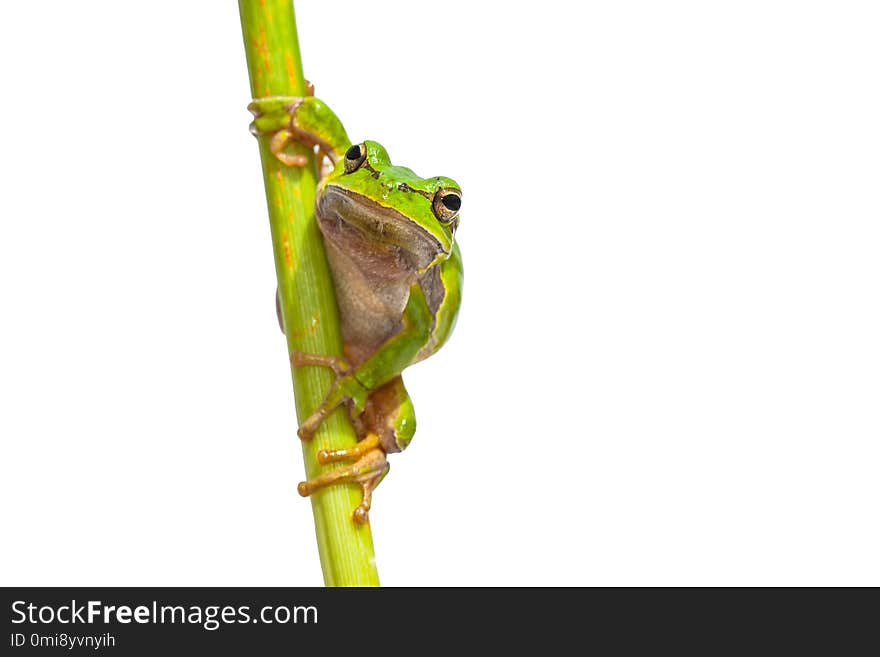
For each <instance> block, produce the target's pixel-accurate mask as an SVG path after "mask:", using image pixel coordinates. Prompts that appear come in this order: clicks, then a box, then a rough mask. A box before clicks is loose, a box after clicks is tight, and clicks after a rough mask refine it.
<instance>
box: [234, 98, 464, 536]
mask: <svg viewBox="0 0 880 657" xmlns="http://www.w3.org/2000/svg"><path fill="white" fill-rule="evenodd" d="M248 109H249V110H250V111H251V113H252V114H253V115H254V121H253V123H252V124H251V132H252V133H254V134H255V135H257V136H266V137H268V139H269V149H270V151H271V153H272V155H273V156H274V157H276V158H277V159H278V160H279V161H280V162H282V163H283V164H284V165H286V166H291V167H304V166H309V165H310V160H309V158H308V157H305V156H303V155H300V154H296V153H293V152H291V150H290V146H291V145H292V144H294V143H300V144H304V145H306V146H308V147H309V148H311V149H312V150H313V152H314V153H315V156H316V161H317V166H318V172H319V173H320V174H321V176H320V180H319V182H318V187H317V190H316V196H315V217H316V221H317V223H318V227H319V229H320V232H321V235H322V239H323V244H324V251H325V253H326V256H327V261H328V264H329V268H330V272H331V275H332V278H333V286H334V289H335V292H336V301H337V307H338V310H339V318H340V328H341V333H342V341H343V356H342V357H337V356H331V355H327V354H307V353H302V352H296V351H294V352H293V353H291V355H290V359H291V364H292V365H293V367H327V368H330V369H331V370H332V371H333V372H334V374H335V380H334V383H333V384H332V386H331V388H330V390H329V391H328V393H327V395H326V397H325V398H324V400H323V402H322V403H321V404H320V405H319V407H318V408H317V409H316V410H315V411H314V413H312V415H311V416H309V417H308V418H307V419H306V420H305V421H304V422H303V423H302V424H301V425H300V426H299V428H298V430H297V434H298V436H299V438H300V439H301V440H304V441H307V440H310V439H311V438H312V437H313V436H314V434H315V432H316V431H317V429H318V427H319V426H320V425H321V423H322V422H323V420H324V419H325V418H326V417H327V416H328V415H329V414H330V413H332V412H333V411H334V410H335V409H337V408H338V407H340V406H343V407H345V408H346V409H347V412H348V415H349V418H350V420H351V422H352V425H353V427H354V428H355V432H356V434H357V438H358V440H357V443H356V444H355V445H354V446H353V447H350V448H346V449H335V450H327V449H321V450H318V452H317V454H316V458H317V461H318V463H320V464H322V465H326V464H331V463H332V464H340V463H343V462H346V463H347V465H339V466H338V467H336V468H335V469H332V470H329V471H327V472H324V473H323V474H320V475H318V476H317V477H315V478H313V479H309V480H307V481H303V482H300V484H299V485H298V486H297V490H298V492H299V494H300V495H302V496H303V497H308V496H309V495H311V494H313V493H314V492H315V491H318V490H321V489H323V488H326V487H328V486H332V485H338V484H343V483H349V482H352V483H355V484H359V485H360V487H361V492H362V498H361V502H360V504H359V505H358V506H357V507H356V508H355V509H354V511H353V513H352V520H353V521H354V522H356V523H359V524H364V523H367V522H369V511H370V508H371V505H372V495H373V491H374V490H375V488H376V486H378V485H379V483H380V482H381V481H382V479H383V478H384V477H385V475H387V473H388V471H389V469H390V466H389V464H388V459H387V456H388V455H389V454H392V453H396V452H401V451H403V450H405V449H406V448H407V447H408V446H409V444H410V443H411V441H412V438H413V435H414V433H415V430H416V417H415V411H414V408H413V403H412V399H411V398H410V396H409V393H408V392H407V390H406V388H405V386H404V383H403V378H402V376H401V374H402V372H403V371H404V370H405V369H406V368H407V367H409V366H410V365H413V364H415V363H417V362H419V361H422V360H424V359H426V358H428V357H429V356H432V355H433V354H435V353H436V352H437V351H438V350H439V349H440V348H441V347H442V346H443V345H444V344H446V342H447V341H448V339H449V337H450V335H451V334H452V331H453V329H454V327H455V324H456V320H457V317H458V313H459V308H460V306H461V299H462V283H463V273H464V269H463V265H462V258H461V251H460V249H459V246H458V242H457V241H456V240H455V235H456V231H457V230H458V227H459V224H460V210H461V204H462V191H461V186H460V185H459V184H458V183H457V182H456V181H455V180H453V179H452V178H448V177H445V176H434V177H429V178H422V177H420V176H418V175H417V174H416V173H414V172H413V171H412V170H411V169H409V168H407V167H403V166H398V165H394V164H392V162H391V159H390V157H389V155H388V152H387V150H386V149H385V148H384V147H383V146H382V145H381V144H380V143H378V142H376V141H372V140H364V141H361V142H358V143H354V142H352V141H351V140H350V139H349V137H348V134H347V133H346V131H345V128H344V127H343V125H342V123H341V121H340V120H339V118H338V117H337V116H336V114H335V113H334V112H333V110H332V109H331V108H330V107H329V106H328V105H327V104H326V103H325V102H324V101H322V100H320V99H319V98H316V97H315V96H314V88H313V87H311V85H309V87H308V91H307V93H306V95H305V96H302V97H298V96H273V97H268V98H260V99H256V100H254V101H253V102H252V103H251V104H250V105H248ZM276 310H278V315H279V325H281V328H282V331H283V330H284V327H283V320H282V319H281V314H280V307H279V304H278V298H277V293H276Z"/></svg>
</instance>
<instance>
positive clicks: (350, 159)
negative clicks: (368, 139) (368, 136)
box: [345, 144, 367, 173]
mask: <svg viewBox="0 0 880 657" xmlns="http://www.w3.org/2000/svg"><path fill="white" fill-rule="evenodd" d="M366 159H367V149H366V148H365V147H364V145H363V144H355V145H354V146H352V147H351V148H349V149H348V150H347V151H345V173H351V172H352V171H357V170H358V169H359V168H360V166H361V165H362V164H363V163H364V161H365V160H366Z"/></svg>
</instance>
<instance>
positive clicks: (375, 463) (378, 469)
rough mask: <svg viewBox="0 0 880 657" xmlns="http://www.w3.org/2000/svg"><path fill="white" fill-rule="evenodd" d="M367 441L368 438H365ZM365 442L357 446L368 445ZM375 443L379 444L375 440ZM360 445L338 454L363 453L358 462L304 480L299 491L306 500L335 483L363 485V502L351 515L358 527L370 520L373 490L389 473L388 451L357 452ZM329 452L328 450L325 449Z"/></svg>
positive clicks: (367, 450) (332, 459)
mask: <svg viewBox="0 0 880 657" xmlns="http://www.w3.org/2000/svg"><path fill="white" fill-rule="evenodd" d="M365 440H366V439H365ZM365 440H362V441H360V442H359V443H358V445H360V444H361V443H363V442H365ZM375 444H378V441H376V443H375ZM356 450H357V445H356V446H355V447H354V448H352V449H351V450H338V452H343V451H347V452H350V453H351V454H352V455H353V454H355V453H357V454H361V453H362V454H363V455H362V456H360V457H359V458H358V460H357V461H356V462H355V463H353V464H351V465H348V466H345V467H343V468H337V469H336V470H331V471H330V472H325V473H324V474H321V475H318V476H317V477H315V478H314V479H309V480H308V481H303V482H301V483H300V484H299V485H298V486H297V491H299V494H300V495H302V496H303V497H308V496H309V495H311V494H312V493H314V492H315V491H316V490H320V489H321V488H326V487H327V486H332V485H334V484H342V483H346V482H353V483H357V484H360V486H361V491H362V493H363V498H362V499H361V503H360V504H358V506H357V507H356V508H355V510H354V512H353V513H352V520H354V521H355V522H357V523H359V524H363V523H365V522H367V520H369V514H370V506H371V505H372V502H373V491H374V490H375V489H376V486H378V485H379V482H381V481H382V479H384V478H385V475H386V474H388V470H389V469H390V466H389V465H388V461H387V460H386V459H385V452H384V451H382V449H380V448H378V447H373V448H365V450H364V451H363V452H360V451H356ZM322 451H326V450H322ZM347 457H348V454H346V456H345V457H343V456H337V455H334V456H333V457H331V458H329V459H327V460H325V461H321V459H320V457H319V459H318V460H319V462H324V463H327V462H330V461H335V460H341V459H342V458H347Z"/></svg>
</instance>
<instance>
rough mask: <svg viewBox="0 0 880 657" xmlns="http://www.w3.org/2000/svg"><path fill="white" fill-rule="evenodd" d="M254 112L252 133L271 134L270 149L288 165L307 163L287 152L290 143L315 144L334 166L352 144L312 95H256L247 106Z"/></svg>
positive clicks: (329, 111)
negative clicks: (263, 96)
mask: <svg viewBox="0 0 880 657" xmlns="http://www.w3.org/2000/svg"><path fill="white" fill-rule="evenodd" d="M248 110H250V112H251V113H252V114H253V115H254V120H253V122H252V123H251V132H252V133H253V134H254V135H258V136H259V135H271V136H270V139H269V150H270V151H271V152H272V154H273V155H274V156H275V157H276V158H278V159H279V160H280V161H281V162H283V163H284V164H286V165H287V166H294V167H302V166H305V165H306V163H307V162H308V158H306V157H305V156H304V155H298V154H293V153H289V152H288V151H287V147H288V146H289V145H290V144H291V143H293V142H299V143H302V144H305V145H306V146H308V147H309V148H314V147H315V146H317V147H318V153H319V154H320V155H325V156H327V157H328V158H329V159H330V161H331V162H332V163H333V164H334V165H335V164H336V162H337V161H338V160H339V159H340V158H341V157H342V156H343V155H344V153H345V151H346V150H347V149H348V147H349V146H350V145H351V143H350V141H349V139H348V135H347V134H346V132H345V128H343V126H342V123H341V122H340V120H339V118H338V117H337V116H336V114H334V113H333V110H331V109H330V108H329V107H328V106H327V105H326V104H325V103H324V102H323V101H321V100H319V99H317V98H315V97H314V96H304V97H301V96H270V97H268V98H258V99H256V100H254V101H252V102H251V103H250V104H249V105H248Z"/></svg>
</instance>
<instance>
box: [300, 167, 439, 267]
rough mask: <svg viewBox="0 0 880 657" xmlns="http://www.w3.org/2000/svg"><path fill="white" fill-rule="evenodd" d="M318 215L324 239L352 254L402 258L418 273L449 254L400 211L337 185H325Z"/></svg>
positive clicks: (434, 238) (367, 257)
mask: <svg viewBox="0 0 880 657" xmlns="http://www.w3.org/2000/svg"><path fill="white" fill-rule="evenodd" d="M317 215H318V224H319V226H320V228H321V232H322V233H323V234H324V238H325V239H328V240H330V241H332V242H334V243H335V245H336V246H339V247H341V248H342V249H343V251H345V252H347V253H350V254H352V255H360V256H361V257H364V258H366V259H382V258H387V257H394V258H396V259H397V260H401V259H402V260H404V261H405V263H406V265H408V267H409V268H411V269H415V270H416V271H419V272H422V271H425V270H426V269H427V268H428V267H430V266H431V265H432V264H434V263H435V262H436V261H437V260H438V259H443V258H445V257H447V256H448V255H449V252H448V251H446V250H445V249H444V248H443V245H442V244H441V243H440V241H439V240H438V239H437V238H436V237H434V236H433V235H431V234H430V233H429V232H428V231H426V230H425V229H424V228H422V227H421V226H419V225H418V224H417V223H415V222H414V221H412V220H411V219H409V218H407V217H406V216H404V215H403V214H401V213H400V212H397V211H396V210H393V209H391V208H386V207H384V206H382V205H379V204H378V203H376V202H375V201H372V200H370V199H368V198H365V197H363V196H361V195H360V194H356V193H353V192H349V191H348V190H345V189H342V188H340V187H334V186H332V185H328V186H327V187H325V188H324V191H323V193H322V194H321V196H320V197H319V200H318V207H317Z"/></svg>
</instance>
